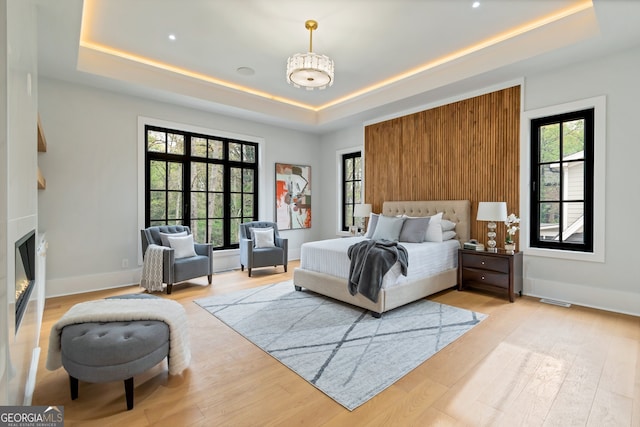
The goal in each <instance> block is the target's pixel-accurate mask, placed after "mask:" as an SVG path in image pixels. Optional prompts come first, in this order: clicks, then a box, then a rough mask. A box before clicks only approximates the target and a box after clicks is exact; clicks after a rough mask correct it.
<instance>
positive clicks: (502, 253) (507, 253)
mask: <svg viewBox="0 0 640 427" xmlns="http://www.w3.org/2000/svg"><path fill="white" fill-rule="evenodd" d="M458 251H460V252H463V253H465V254H476V255H494V256H511V255H518V254H521V253H522V252H520V251H506V250H504V249H498V251H497V252H489V251H476V250H472V249H458Z"/></svg>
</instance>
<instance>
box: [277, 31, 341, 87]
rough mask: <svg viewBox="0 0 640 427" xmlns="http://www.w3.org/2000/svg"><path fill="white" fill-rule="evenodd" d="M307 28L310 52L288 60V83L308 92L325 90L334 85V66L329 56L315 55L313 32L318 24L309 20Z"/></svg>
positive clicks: (298, 54)
mask: <svg viewBox="0 0 640 427" xmlns="http://www.w3.org/2000/svg"><path fill="white" fill-rule="evenodd" d="M305 28H306V29H308V30H309V52H307V53H296V54H295V55H293V56H291V57H290V58H289V59H288V60H287V82H288V83H289V84H292V85H293V86H295V87H298V88H299V87H304V88H306V89H307V90H313V89H316V88H318V89H325V88H326V87H327V86H331V85H333V80H334V64H333V61H332V60H331V58H329V57H328V56H326V55H319V54H317V53H313V30H315V29H317V28H318V23H317V22H316V21H312V20H309V21H307V22H305Z"/></svg>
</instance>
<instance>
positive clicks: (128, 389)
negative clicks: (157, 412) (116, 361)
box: [124, 377, 133, 411]
mask: <svg viewBox="0 0 640 427" xmlns="http://www.w3.org/2000/svg"><path fill="white" fill-rule="evenodd" d="M124 395H125V397H126V399H127V411H130V410H131V409H133V377H131V378H127V379H126V380H124Z"/></svg>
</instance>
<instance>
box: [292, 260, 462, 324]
mask: <svg viewBox="0 0 640 427" xmlns="http://www.w3.org/2000/svg"><path fill="white" fill-rule="evenodd" d="M457 283H458V270H457V269H455V268H453V269H450V270H446V271H444V272H442V273H439V274H437V275H435V276H431V277H427V278H422V279H418V280H415V281H407V282H405V283H402V284H400V285H397V286H393V287H390V288H388V289H385V288H383V289H381V290H380V294H379V297H378V302H375V303H374V302H372V301H371V300H369V299H367V298H366V297H364V296H363V295H360V294H356V295H351V294H350V293H349V289H348V288H347V280H346V279H343V278H339V277H336V276H331V275H328V274H324V273H318V272H316V271H311V270H305V269H302V268H296V269H295V270H294V271H293V284H294V285H295V286H299V287H302V288H305V289H308V290H310V291H314V292H317V293H319V294H322V295H326V296H328V297H331V298H334V299H337V300H340V301H343V302H346V303H349V304H352V305H355V306H358V307H362V308H366V309H367V310H371V311H372V312H373V313H374V314H381V313H384V312H385V311H389V310H391V309H394V308H396V307H400V306H401V305H405V304H408V303H410V302H413V301H415V300H417V299H420V298H424V297H427V296H429V295H432V294H435V293H437V292H440V291H443V290H445V289H449V288H452V287H454V286H456V285H457Z"/></svg>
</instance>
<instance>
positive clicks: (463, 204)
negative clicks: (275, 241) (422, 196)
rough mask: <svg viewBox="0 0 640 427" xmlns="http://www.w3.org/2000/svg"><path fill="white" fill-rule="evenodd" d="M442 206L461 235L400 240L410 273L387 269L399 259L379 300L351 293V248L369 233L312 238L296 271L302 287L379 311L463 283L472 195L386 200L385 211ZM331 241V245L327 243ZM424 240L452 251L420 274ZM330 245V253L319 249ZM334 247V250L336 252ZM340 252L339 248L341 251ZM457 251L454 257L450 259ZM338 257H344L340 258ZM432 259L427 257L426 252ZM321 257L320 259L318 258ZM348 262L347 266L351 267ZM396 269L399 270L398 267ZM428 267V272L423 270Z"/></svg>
mask: <svg viewBox="0 0 640 427" xmlns="http://www.w3.org/2000/svg"><path fill="white" fill-rule="evenodd" d="M439 212H442V213H443V214H442V219H443V220H444V219H446V220H449V221H451V222H454V223H455V224H456V227H455V232H456V236H455V238H454V239H453V240H450V241H448V243H447V242H442V243H429V242H425V243H409V244H406V243H404V242H400V244H402V245H403V246H405V247H407V250H408V252H409V271H408V274H407V277H404V276H401V275H400V276H399V278H398V280H395V279H391V280H388V278H387V275H390V274H396V275H397V273H398V270H399V267H398V266H397V265H396V266H394V267H393V268H392V270H391V271H390V272H389V273H387V275H385V278H384V281H383V286H382V289H381V290H380V293H379V298H378V301H377V302H373V301H371V300H369V299H367V298H366V297H364V296H363V295H361V294H355V295H351V294H350V293H349V291H348V288H347V281H348V263H349V259H348V257H347V253H346V250H347V248H348V247H349V246H350V245H351V244H354V243H357V242H358V241H361V240H363V239H364V238H363V237H346V238H342V239H331V240H327V241H320V242H309V243H305V244H303V245H302V248H301V257H300V267H298V268H296V269H295V270H294V272H293V283H294V285H295V287H296V289H297V290H301V289H302V288H305V289H308V290H310V291H313V292H316V293H319V294H322V295H325V296H328V297H331V298H334V299H337V300H340V301H343V302H346V303H349V304H352V305H355V306H358V307H362V308H365V309H367V310H370V311H371V312H372V314H373V315H374V316H376V317H379V316H380V315H381V314H382V313H384V312H386V311H389V310H391V309H394V308H396V307H400V306H402V305H404V304H408V303H410V302H412V301H415V300H418V299H420V298H424V297H426V296H429V295H432V294H434V293H437V292H440V291H442V290H445V289H448V288H451V287H453V286H455V285H456V284H457V261H458V260H457V254H458V251H457V249H458V248H460V247H461V245H460V242H465V241H467V240H469V233H470V212H471V207H470V203H469V201H468V200H436V201H432V200H430V201H388V202H384V204H383V207H382V212H381V213H382V215H385V216H398V215H406V216H409V217H421V216H432V215H435V214H437V213H439ZM325 245H329V248H328V249H327V248H323V246H325ZM412 246H416V247H417V246H422V247H424V248H430V249H424V250H426V251H427V252H428V251H430V250H434V249H432V248H434V247H438V248H441V250H443V251H447V253H448V254H452V255H447V256H445V259H444V260H442V261H438V262H436V263H435V264H438V265H436V266H434V267H433V270H432V271H431V272H430V273H428V275H427V276H424V274H423V275H422V276H419V275H417V276H416V275H414V274H412V270H413V269H415V267H420V266H422V265H423V264H425V263H424V262H422V261H423V260H422V259H421V258H420V257H421V255H418V254H417V253H415V252H414V251H413V249H412V248H411V247H412ZM324 249H326V250H327V251H328V252H327V251H325V253H324V255H322V252H320V251H319V250H324ZM331 252H333V253H331ZM338 252H339V253H338ZM451 256H453V257H454V258H453V260H451V259H447V258H450V257H451ZM336 257H338V258H336ZM425 259H426V258H425ZM318 260H320V262H318ZM345 265H346V266H347V271H346V273H345V271H344V269H345ZM394 269H395V272H394ZM423 273H424V272H423Z"/></svg>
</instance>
